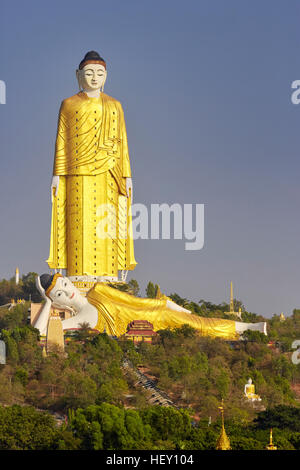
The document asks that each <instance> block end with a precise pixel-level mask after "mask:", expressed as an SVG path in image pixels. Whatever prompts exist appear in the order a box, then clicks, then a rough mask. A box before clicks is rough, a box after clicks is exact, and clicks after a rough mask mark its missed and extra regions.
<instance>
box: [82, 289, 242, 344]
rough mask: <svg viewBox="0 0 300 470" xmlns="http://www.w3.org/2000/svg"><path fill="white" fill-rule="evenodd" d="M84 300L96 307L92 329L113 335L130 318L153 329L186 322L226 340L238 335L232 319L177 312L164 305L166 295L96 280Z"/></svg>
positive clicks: (180, 324) (175, 325)
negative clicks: (145, 294) (140, 293)
mask: <svg viewBox="0 0 300 470" xmlns="http://www.w3.org/2000/svg"><path fill="white" fill-rule="evenodd" d="M87 300H88V302H89V303H90V304H92V305H94V306H95V307H96V308H97V310H98V323H97V325H96V327H95V329H96V330H98V331H100V332H103V331H104V330H105V331H106V333H107V334H109V335H113V336H121V335H123V334H124V333H126V329H127V325H128V323H130V322H131V321H133V320H148V321H149V322H150V323H152V325H153V329H154V331H158V330H162V329H166V328H175V327H176V328H179V327H181V326H182V325H184V324H187V325H189V326H191V327H193V328H195V329H196V330H197V331H198V332H199V333H200V334H201V335H202V336H211V337H213V338H216V337H219V338H223V339H227V340H235V339H238V338H239V335H238V333H237V332H236V328H235V322H234V321H232V320H223V319H221V318H204V317H199V316H198V315H193V314H191V313H185V312H177V311H174V310H170V309H169V308H168V307H167V300H168V298H167V297H166V296H163V297H162V298H160V299H148V298H147V299H145V298H139V297H135V296H133V295H130V294H127V293H126V292H122V291H119V290H118V289H115V288H113V287H109V286H108V285H105V284H104V283H101V282H100V283H97V284H96V285H95V286H94V287H93V288H92V289H91V290H90V291H89V292H88V294H87Z"/></svg>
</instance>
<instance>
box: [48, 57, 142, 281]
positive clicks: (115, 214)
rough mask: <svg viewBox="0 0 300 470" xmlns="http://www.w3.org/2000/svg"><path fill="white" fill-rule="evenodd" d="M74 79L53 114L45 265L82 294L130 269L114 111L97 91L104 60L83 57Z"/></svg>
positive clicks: (119, 130) (123, 167)
mask: <svg viewBox="0 0 300 470" xmlns="http://www.w3.org/2000/svg"><path fill="white" fill-rule="evenodd" d="M76 75H77V79H78V83H79V88H80V91H79V93H77V94H76V95H74V96H71V97H70V98H67V99H65V100H64V101H63V102H62V104H61V107H60V111H59V118H58V128H57V137H56V145H55V158H54V167H53V178H52V184H51V197H52V221H51V239H50V254H49V258H48V260H47V263H48V266H49V267H50V269H52V270H54V271H55V272H57V271H60V272H62V270H66V275H67V276H68V278H69V279H70V280H71V281H72V282H74V284H75V285H76V286H77V287H78V288H81V290H88V289H89V288H91V287H92V286H93V285H94V284H95V283H96V282H99V281H102V280H109V281H118V278H119V271H121V279H123V280H124V279H126V274H127V272H128V270H132V269H134V268H135V266H136V264H137V263H136V261H135V258H134V247H133V237H132V227H131V200H132V179H131V169H130V161H129V153H128V145H127V135H126V127H125V121H124V113H123V109H122V105H121V103H120V102H119V101H117V100H116V99H114V98H112V97H110V96H108V95H107V94H105V93H104V92H103V88H104V83H105V80H106V76H107V69H106V62H105V60H104V59H103V58H102V57H100V55H99V54H98V53H97V52H95V51H90V52H88V53H87V54H86V55H85V57H84V58H83V60H82V61H81V62H80V64H79V67H78V69H77V70H76ZM84 288H86V289H84Z"/></svg>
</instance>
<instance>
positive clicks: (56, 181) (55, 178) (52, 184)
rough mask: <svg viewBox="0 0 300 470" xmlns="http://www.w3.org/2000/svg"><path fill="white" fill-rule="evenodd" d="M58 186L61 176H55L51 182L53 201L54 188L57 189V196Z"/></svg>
mask: <svg viewBox="0 0 300 470" xmlns="http://www.w3.org/2000/svg"><path fill="white" fill-rule="evenodd" d="M58 186H59V176H53V177H52V182H51V201H53V193H54V190H55V196H57V193H58Z"/></svg>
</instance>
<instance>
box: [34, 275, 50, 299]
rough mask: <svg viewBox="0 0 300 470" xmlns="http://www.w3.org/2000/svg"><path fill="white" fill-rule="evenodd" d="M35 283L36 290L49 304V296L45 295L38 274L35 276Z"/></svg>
mask: <svg viewBox="0 0 300 470" xmlns="http://www.w3.org/2000/svg"><path fill="white" fill-rule="evenodd" d="M35 285H36V288H37V290H38V291H39V293H40V294H41V296H42V297H43V299H45V300H46V304H49V305H51V303H52V302H51V299H49V297H48V296H47V295H46V292H45V289H44V288H43V287H42V284H41V280H40V276H36V278H35Z"/></svg>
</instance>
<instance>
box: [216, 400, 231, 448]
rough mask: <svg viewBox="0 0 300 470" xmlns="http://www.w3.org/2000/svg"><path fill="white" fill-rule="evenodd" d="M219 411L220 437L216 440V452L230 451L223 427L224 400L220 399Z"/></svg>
mask: <svg viewBox="0 0 300 470" xmlns="http://www.w3.org/2000/svg"><path fill="white" fill-rule="evenodd" d="M218 408H219V410H220V411H221V418H222V429H221V433H220V436H219V438H218V440H217V445H216V450H231V447H230V440H229V438H228V436H227V434H226V431H225V426H224V400H223V398H222V402H221V406H219V407H218Z"/></svg>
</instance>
